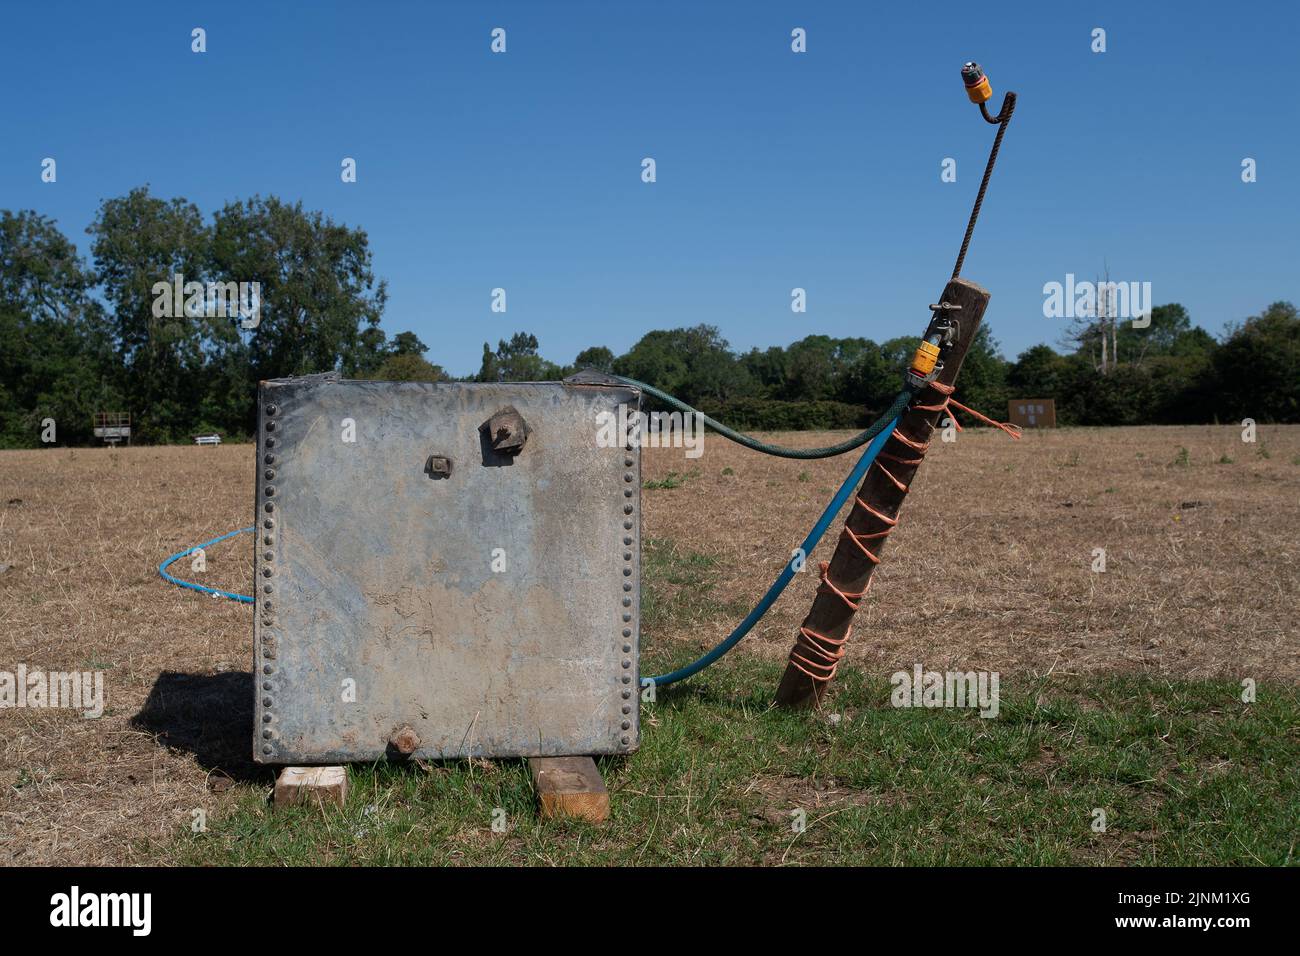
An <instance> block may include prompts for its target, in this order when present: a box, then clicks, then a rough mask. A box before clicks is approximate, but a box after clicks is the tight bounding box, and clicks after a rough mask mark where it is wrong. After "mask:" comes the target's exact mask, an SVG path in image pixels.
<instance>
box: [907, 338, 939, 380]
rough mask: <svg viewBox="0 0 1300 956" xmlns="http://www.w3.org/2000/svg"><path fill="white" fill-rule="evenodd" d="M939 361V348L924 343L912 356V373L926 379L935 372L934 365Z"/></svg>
mask: <svg viewBox="0 0 1300 956" xmlns="http://www.w3.org/2000/svg"><path fill="white" fill-rule="evenodd" d="M937 361H939V346H937V345H933V344H931V343H929V342H924V341H923V342H922V343H921V344H920V345H919V346H917V349H916V354H915V355H914V356H912V371H913V372H915V373H916V374H917V375H919V376H921V377H925V376H926V375H929V374H930V373H931V372H933V371H934V363H935V362H937Z"/></svg>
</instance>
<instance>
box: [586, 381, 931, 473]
mask: <svg viewBox="0 0 1300 956" xmlns="http://www.w3.org/2000/svg"><path fill="white" fill-rule="evenodd" d="M612 377H613V378H616V379H618V380H619V381H620V382H622V383H623V384H625V385H632V386H635V387H636V388H639V389H641V391H643V392H645V393H646V394H647V395H653V396H654V397H655V398H657V399H659V401H661V402H664V403H665V404H667V405H671V406H672V407H673V408H675V409H677V410H678V411H679V412H684V413H685V414H687V415H698V416H700V418H701V419H702V420H703V421H704V424H706V425H708V426H709V427H710V428H712V429H713V430H714V431H715V432H717V433H718V434H719V435H721V436H722V437H723V438H729V439H731V440H732V441H734V442H735V443H736V444H738V445H744V446H745V447H746V448H752V449H753V450H754V451H761V452H762V453H763V454H765V455H775V456H776V457H777V458H834V457H835V456H836V455H842V454H844V453H845V452H847V451H853V449H855V448H861V447H862V446H863V445H865V444H866V443H867V442H869V441H871V439H873V438H875V437H876V436H877V435H879V434H880V432H881V430H882V429H884V427H885V426H886V425H888V424H889V423H890V422H892V421H893V420H894V419H895V418H897V417H898V416H899V415H901V414H903V412H904V410H906V408H907V404H908V402H910V401H911V400H912V392H911V391H910V390H908V389H904V390H903V391H901V392H899V393H898V395H897V396H896V397H895V398H894V401H893V403H892V404H891V405H890V406H889V407H888V408H887V409H885V411H884V412H882V413H881V415H880V417H879V418H877V419H876V420H875V422H873V423H872V425H871V427H870V428H868V429H867V430H866V431H864V432H862V433H861V434H860V435H855V436H854V437H852V438H850V439H849V440H848V441H843V442H840V443H839V444H838V445H827V446H826V447H825V448H783V447H781V446H780V445H769V444H768V443H767V442H765V441H759V440H758V439H757V438H750V437H749V436H748V435H742V434H741V433H740V432H738V431H733V430H732V429H730V428H728V427H727V426H726V425H724V424H722V422H717V421H714V420H713V419H712V418H710V417H709V416H708V415H705V414H704V413H703V412H701V411H698V410H696V409H694V408H691V406H689V405H687V404H686V403H685V402H683V401H681V400H680V399H676V398H673V396H671V395H669V394H668V393H667V392H661V391H659V389H657V388H655V387H654V386H653V385H647V384H646V383H645V382H638V381H637V380H636V379H634V378H626V377H625V376H622V375H615V376H612Z"/></svg>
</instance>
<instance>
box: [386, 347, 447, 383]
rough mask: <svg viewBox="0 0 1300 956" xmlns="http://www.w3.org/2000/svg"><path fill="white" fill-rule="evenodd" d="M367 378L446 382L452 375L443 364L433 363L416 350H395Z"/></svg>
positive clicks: (391, 380)
mask: <svg viewBox="0 0 1300 956" xmlns="http://www.w3.org/2000/svg"><path fill="white" fill-rule="evenodd" d="M366 378H372V379H376V380H378V381H381V382H446V381H449V380H450V376H448V375H447V373H446V372H445V371H444V370H443V368H442V366H441V365H432V364H430V363H429V362H428V361H426V360H425V358H424V357H423V356H422V355H419V354H417V353H415V352H394V353H393V354H392V355H390V356H389V357H388V358H386V359H384V362H383V364H382V365H380V366H379V368H377V369H376V370H375V371H374V372H373V373H372V374H370V375H367V376H366Z"/></svg>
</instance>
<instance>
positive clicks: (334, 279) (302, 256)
mask: <svg viewBox="0 0 1300 956" xmlns="http://www.w3.org/2000/svg"><path fill="white" fill-rule="evenodd" d="M372 259H373V257H372V253H371V250H370V240H369V238H368V237H367V236H366V233H365V231H364V230H362V229H352V228H349V227H347V226H344V225H340V224H338V223H335V222H334V221H333V220H332V219H330V218H328V217H326V216H325V215H323V214H322V213H320V212H313V211H307V210H304V209H303V207H302V203H301V202H298V203H294V204H292V205H291V204H289V203H286V202H282V201H281V200H279V199H277V198H275V197H274V196H270V197H267V198H265V199H263V198H262V197H260V196H257V197H254V198H253V199H248V200H244V201H243V202H232V203H227V204H226V205H225V206H224V207H223V208H222V209H221V210H220V211H218V212H217V214H216V216H215V219H214V223H213V229H212V255H211V265H212V273H213V275H214V276H215V278H216V279H217V280H218V281H224V282H248V283H252V282H257V283H259V284H260V290H261V294H260V317H259V319H260V320H259V321H258V323H257V325H256V327H255V328H252V329H249V330H244V329H239V332H240V333H241V334H242V335H243V336H246V341H247V346H248V350H249V359H250V366H251V368H252V370H253V375H254V379H255V380H256V379H264V378H278V377H282V376H288V375H305V374H310V373H313V372H328V371H334V370H338V371H342V372H343V373H344V374H348V375H353V374H357V373H358V372H359V371H362V370H364V369H366V368H367V367H369V366H374V365H375V364H376V359H378V360H379V361H382V357H380V354H379V351H378V343H379V342H380V341H382V336H381V335H375V334H373V333H372V332H371V331H370V330H373V329H377V328H378V326H379V322H380V318H381V316H382V315H383V310H384V306H385V304H386V303H387V300H388V290H387V285H386V283H385V282H384V281H383V280H378V279H376V278H375V274H374V270H373V261H372ZM233 327H235V328H238V324H234V326H233ZM417 341H418V340H417Z"/></svg>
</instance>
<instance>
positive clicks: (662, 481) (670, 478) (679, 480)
mask: <svg viewBox="0 0 1300 956" xmlns="http://www.w3.org/2000/svg"><path fill="white" fill-rule="evenodd" d="M698 477H700V471H699V469H698V468H692V469H691V470H690V471H688V472H685V473H683V472H680V471H670V472H668V474H666V475H664V476H663V477H662V478H655V479H647V480H646V481H643V482H642V483H641V487H642V488H646V489H648V490H650V491H659V490H666V489H672V488H680V487H681V486H682V485H684V484H686V482H688V481H690V480H691V479H692V478H698Z"/></svg>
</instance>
